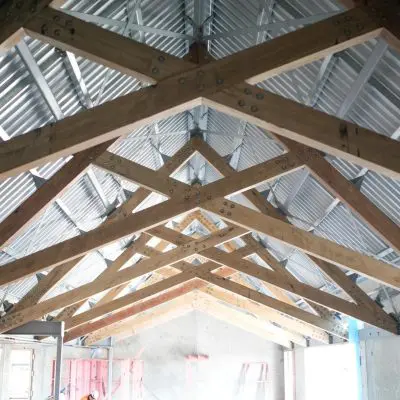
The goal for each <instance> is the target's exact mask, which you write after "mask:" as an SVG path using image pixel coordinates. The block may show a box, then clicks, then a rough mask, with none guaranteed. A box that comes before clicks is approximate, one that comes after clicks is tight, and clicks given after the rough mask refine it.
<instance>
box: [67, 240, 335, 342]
mask: <svg viewBox="0 0 400 400" xmlns="http://www.w3.org/2000/svg"><path fill="white" fill-rule="evenodd" d="M188 240H190V239H188ZM149 250H150V249H149ZM239 253H240V250H238V251H236V254H239ZM157 254H158V253H157V251H155V250H151V251H149V252H148V253H147V255H148V256H150V257H154V256H155V255H157ZM184 264H185V263H176V264H174V265H173V266H174V267H175V268H176V267H177V268H178V269H180V270H181V271H183V272H184V271H187V266H186V265H184ZM217 267H218V266H217V265H215V268H217ZM235 272H236V271H235V270H232V269H229V268H220V269H218V271H216V274H218V275H220V276H223V277H228V276H230V275H232V274H234V273H235ZM160 273H162V274H163V275H164V276H165V277H169V276H173V275H174V274H175V273H173V274H172V275H171V274H170V273H168V274H167V275H165V273H164V272H161V270H160ZM186 285H187V284H185V285H184V286H182V288H180V289H177V290H176V291H175V292H176V293H177V294H179V293H181V292H182V291H183V290H185V289H184V288H185V286H186ZM189 285H190V284H189ZM198 289H200V290H201V291H204V292H205V293H211V294H212V295H215V288H214V289H213V288H210V287H207V284H205V283H203V284H201V286H199V287H198ZM187 290H188V291H190V290H192V287H191V286H189V287H188V288H187ZM219 294H220V293H219ZM170 295H173V293H170ZM161 296H162V297H160V298H159V302H160V303H161V302H163V301H165V297H164V295H161ZM166 296H167V295H166ZM217 297H218V296H217ZM218 298H219V299H221V294H220V296H219V297H218ZM227 298H228V299H230V301H231V302H233V301H234V300H232V297H231V298H229V294H225V296H224V297H223V298H222V300H224V301H227ZM155 302H157V299H154V300H150V302H149V303H146V304H148V305H149V306H150V305H152V304H155ZM242 302H243V301H242ZM143 304H145V303H143ZM157 304H158V302H157ZM138 307H139V306H137V307H136V309H138ZM259 308H260V306H258V305H256V304H253V305H249V306H248V307H247V308H246V310H247V311H249V310H252V311H253V312H255V311H256V310H258V311H259V312H258V315H259V316H260V317H261V318H266V317H268V318H269V320H271V321H273V322H275V323H278V324H280V325H282V326H283V327H286V328H287V327H288V328H289V329H292V330H293V329H294V328H297V329H298V330H299V331H300V332H302V333H305V334H307V335H309V336H311V337H312V338H314V339H316V340H318V341H323V342H325V343H328V337H327V335H326V334H324V333H323V332H322V331H318V330H315V329H312V328H307V326H305V325H302V324H300V323H299V322H297V321H293V320H290V319H288V318H287V317H286V316H284V315H282V314H279V313H278V312H274V311H272V310H270V309H266V310H265V309H264V310H261V311H260V310H259ZM134 309H135V308H133V309H132V310H134ZM127 315H129V314H126V313H125V314H123V313H121V314H119V315H117V316H114V317H111V316H110V317H104V318H102V319H100V320H97V321H95V322H93V323H86V324H83V325H81V326H79V327H78V328H76V329H73V330H72V331H73V332H74V333H71V335H68V340H72V339H73V338H76V337H79V336H82V335H83V334H86V333H88V332H91V331H93V330H94V329H95V328H96V329H100V330H103V329H106V327H107V326H109V325H110V323H111V324H112V325H111V326H110V329H111V330H112V329H113V326H114V321H116V320H119V318H124V317H125V318H126V316H127ZM115 323H116V322H115ZM119 323H121V322H118V323H117V324H119ZM106 332H107V331H106Z"/></svg>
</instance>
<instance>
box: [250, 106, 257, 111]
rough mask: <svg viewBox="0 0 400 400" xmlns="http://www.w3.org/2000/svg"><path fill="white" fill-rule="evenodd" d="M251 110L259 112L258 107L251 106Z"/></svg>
mask: <svg viewBox="0 0 400 400" xmlns="http://www.w3.org/2000/svg"><path fill="white" fill-rule="evenodd" d="M250 110H251V111H252V112H257V111H258V107H257V106H251V107H250Z"/></svg>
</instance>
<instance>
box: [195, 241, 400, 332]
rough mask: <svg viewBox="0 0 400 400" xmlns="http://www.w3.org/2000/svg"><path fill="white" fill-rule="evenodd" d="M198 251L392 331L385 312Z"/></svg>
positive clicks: (393, 324)
mask: <svg viewBox="0 0 400 400" xmlns="http://www.w3.org/2000/svg"><path fill="white" fill-rule="evenodd" d="M201 254H202V255H204V256H206V257H207V258H209V259H211V260H213V261H215V262H217V263H220V264H223V265H227V266H229V267H231V268H235V269H237V270H238V271H240V272H243V273H245V274H248V275H250V276H253V277H255V278H258V279H261V280H263V281H265V282H268V283H271V284H273V285H275V286H277V287H280V288H281V289H284V290H286V291H288V292H291V293H293V294H295V295H298V296H300V297H302V298H305V299H307V300H311V301H312V302H314V303H317V304H319V305H321V306H324V307H327V308H329V309H331V310H334V311H337V312H340V313H343V314H345V315H349V316H352V317H354V318H357V319H359V320H361V321H364V322H367V323H369V324H372V325H375V326H378V327H380V328H382V329H385V330H388V331H390V332H393V333H396V322H395V321H394V319H393V318H391V317H390V316H388V315H387V314H385V315H383V316H382V315H371V313H370V312H369V310H365V309H364V308H362V307H359V306H358V305H357V304H355V303H351V302H348V301H346V300H343V299H341V298H340V297H337V296H334V295H331V294H329V293H327V292H323V291H321V290H319V289H316V288H314V287H312V286H309V285H306V284H304V283H301V282H299V281H297V280H296V279H295V278H292V279H289V278H287V277H282V276H280V275H277V274H276V273H274V272H272V271H270V270H268V269H267V268H263V267H260V266H258V265H256V264H254V263H251V262H249V261H247V260H240V259H237V257H234V256H232V255H230V254H226V253H224V252H222V251H220V250H218V249H208V250H206V251H204V252H201Z"/></svg>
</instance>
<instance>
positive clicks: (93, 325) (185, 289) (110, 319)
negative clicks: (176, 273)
mask: <svg viewBox="0 0 400 400" xmlns="http://www.w3.org/2000/svg"><path fill="white" fill-rule="evenodd" d="M167 279H171V278H167ZM174 279H177V277H176V278H174ZM180 279H181V278H180ZM171 281H173V280H172V279H171ZM161 282H163V283H161ZM161 282H159V283H155V284H153V285H150V286H147V288H152V290H153V292H152V293H153V295H152V297H151V298H149V299H148V300H144V301H140V302H138V301H136V302H135V303H134V304H133V305H131V306H129V307H127V308H125V309H123V310H121V311H117V312H113V313H112V314H110V315H108V316H106V317H104V318H101V319H98V320H95V321H93V322H89V323H82V324H77V325H76V327H73V328H72V329H69V330H68V332H67V333H66V334H65V337H64V343H67V342H70V341H71V340H74V339H77V338H79V337H81V336H86V335H88V334H89V333H92V332H94V331H98V330H100V329H102V330H104V328H106V327H108V328H109V329H113V327H114V326H115V324H116V323H118V325H120V324H121V321H124V320H126V319H128V318H131V317H133V316H134V315H137V314H139V313H141V312H143V311H146V310H149V309H151V308H154V307H156V306H158V305H160V304H163V303H165V302H168V301H170V300H172V299H176V298H177V297H180V296H183V295H184V294H187V293H190V292H192V291H193V290H194V289H196V288H197V287H199V286H200V285H202V284H203V282H201V281H199V280H192V281H190V282H187V283H186V284H185V285H181V286H178V287H176V288H172V289H170V290H168V291H166V292H165V293H160V294H158V296H156V297H154V295H155V294H156V292H154V285H159V286H160V287H165V283H166V280H163V281H161ZM147 288H146V290H147V291H148V290H149V289H147ZM144 290H145V289H140V290H138V291H137V292H135V293H139V292H140V291H144ZM79 315H80V314H79ZM79 315H77V317H79ZM77 317H75V318H73V319H71V320H70V322H69V323H68V325H69V326H75V324H74V320H75V321H76V319H77ZM67 328H68V327H67Z"/></svg>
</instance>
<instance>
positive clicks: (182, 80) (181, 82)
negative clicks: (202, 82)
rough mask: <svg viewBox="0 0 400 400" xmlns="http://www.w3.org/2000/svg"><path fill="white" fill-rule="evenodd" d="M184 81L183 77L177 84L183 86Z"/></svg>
mask: <svg viewBox="0 0 400 400" xmlns="http://www.w3.org/2000/svg"><path fill="white" fill-rule="evenodd" d="M185 81H186V79H185V78H183V77H182V78H179V79H178V83H179V84H180V85H183V84H184V83H185Z"/></svg>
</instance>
